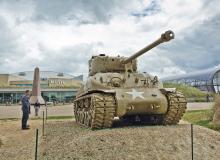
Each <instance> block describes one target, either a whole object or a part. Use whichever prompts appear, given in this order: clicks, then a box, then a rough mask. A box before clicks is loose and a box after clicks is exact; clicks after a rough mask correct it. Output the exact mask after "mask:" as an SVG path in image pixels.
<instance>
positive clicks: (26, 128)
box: [21, 127, 30, 130]
mask: <svg viewBox="0 0 220 160" xmlns="http://www.w3.org/2000/svg"><path fill="white" fill-rule="evenodd" d="M21 129H22V130H28V129H30V128H29V127H25V128H21Z"/></svg>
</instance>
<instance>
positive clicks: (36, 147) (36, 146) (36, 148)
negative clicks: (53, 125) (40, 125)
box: [35, 129, 38, 160]
mask: <svg viewBox="0 0 220 160" xmlns="http://www.w3.org/2000/svg"><path fill="white" fill-rule="evenodd" d="M37 150H38V129H36V145H35V160H37Z"/></svg>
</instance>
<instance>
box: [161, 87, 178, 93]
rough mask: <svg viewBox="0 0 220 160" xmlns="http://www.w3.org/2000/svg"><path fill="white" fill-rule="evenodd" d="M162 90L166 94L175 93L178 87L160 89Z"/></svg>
mask: <svg viewBox="0 0 220 160" xmlns="http://www.w3.org/2000/svg"><path fill="white" fill-rule="evenodd" d="M160 91H161V92H162V93H163V94H166V93H175V92H176V88H162V89H160Z"/></svg>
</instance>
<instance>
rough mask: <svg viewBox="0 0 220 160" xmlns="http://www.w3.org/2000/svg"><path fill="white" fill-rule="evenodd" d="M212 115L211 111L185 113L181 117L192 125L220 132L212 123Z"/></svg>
mask: <svg viewBox="0 0 220 160" xmlns="http://www.w3.org/2000/svg"><path fill="white" fill-rule="evenodd" d="M213 114H214V113H213V110H211V109H207V110H196V111H187V112H186V113H185V114H184V116H183V120H185V121H188V122H190V123H192V124H196V125H200V126H203V127H206V128H210V129H213V130H218V131H220V130H219V129H218V128H216V127H215V126H214V124H213V122H212V118H213Z"/></svg>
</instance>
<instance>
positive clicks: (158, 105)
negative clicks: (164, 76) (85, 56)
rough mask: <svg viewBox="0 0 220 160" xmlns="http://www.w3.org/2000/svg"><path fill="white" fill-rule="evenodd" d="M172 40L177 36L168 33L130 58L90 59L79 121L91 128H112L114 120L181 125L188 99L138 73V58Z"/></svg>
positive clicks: (79, 97) (80, 93)
mask: <svg viewBox="0 0 220 160" xmlns="http://www.w3.org/2000/svg"><path fill="white" fill-rule="evenodd" d="M172 39H174V33H173V32H172V31H166V32H165V33H163V34H162V35H161V37H160V38H159V39H157V40H156V41H154V42H153V43H151V44H150V45H148V46H146V47H145V48H143V49H141V50H140V51H138V52H136V53H134V54H133V55H131V56H130V57H127V58H126V57H120V56H117V57H111V56H106V55H104V54H101V55H98V56H93V57H92V58H91V59H90V60H89V77H88V79H87V81H86V83H85V84H84V85H83V86H82V87H81V88H80V90H79V91H78V93H77V97H76V100H75V101H74V114H75V117H76V121H77V122H78V123H80V124H84V125H86V126H89V127H91V128H108V127H111V125H112V121H113V119H114V117H119V118H121V119H126V118H128V119H132V118H133V119H135V120H137V119H138V120H140V119H143V121H146V119H148V120H149V119H150V120H151V119H155V121H156V123H157V124H176V123H178V121H179V119H180V118H181V116H182V114H183V113H184V111H185V109H186V100H185V97H184V96H183V95H182V94H181V93H177V92H176V91H170V90H168V89H165V88H163V84H162V83H161V82H160V81H159V80H158V77H157V76H151V75H149V74H147V73H140V72H138V70H137V59H136V58H138V57H139V56H141V55H142V54H144V53H146V52H147V51H149V50H150V49H152V48H154V47H156V46H157V45H159V44H161V43H163V42H168V41H170V40H172ZM131 117H132V118H131ZM134 117H135V118H134ZM140 117H141V118H140Z"/></svg>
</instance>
